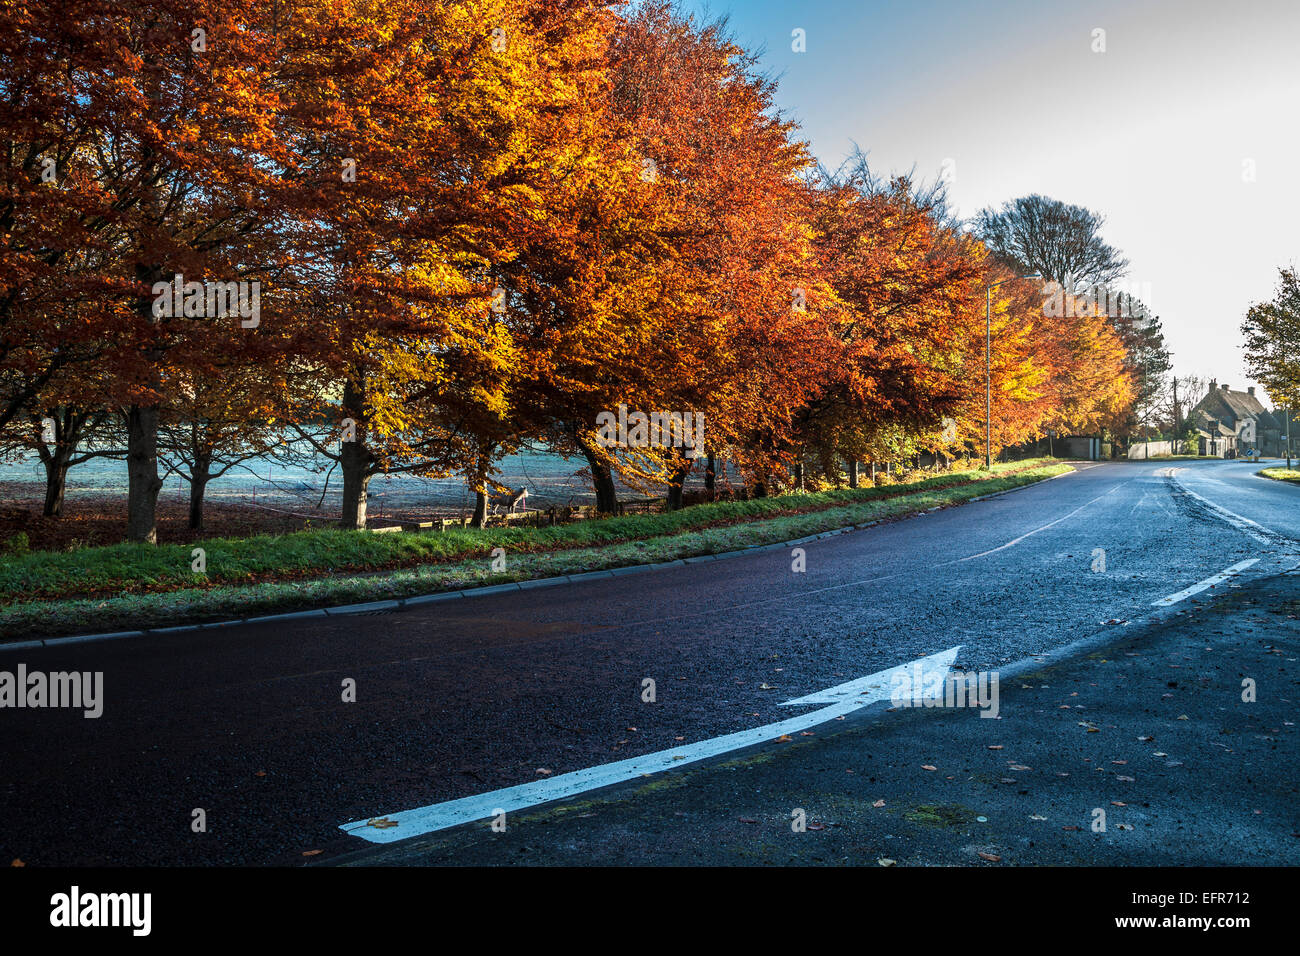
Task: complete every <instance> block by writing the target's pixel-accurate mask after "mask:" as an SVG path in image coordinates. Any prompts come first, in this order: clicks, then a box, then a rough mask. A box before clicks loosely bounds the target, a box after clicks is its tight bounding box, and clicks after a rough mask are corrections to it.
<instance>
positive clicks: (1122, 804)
mask: <svg viewBox="0 0 1300 956" xmlns="http://www.w3.org/2000/svg"><path fill="white" fill-rule="evenodd" d="M1110 805H1111V806H1112V807H1127V806H1128V804H1127V803H1125V802H1124V801H1123V800H1112V801H1111V802H1110Z"/></svg>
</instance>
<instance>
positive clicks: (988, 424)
mask: <svg viewBox="0 0 1300 956" xmlns="http://www.w3.org/2000/svg"><path fill="white" fill-rule="evenodd" d="M1020 278H1022V279H1041V278H1042V276H1041V275H1038V274H1037V273H1035V274H1034V275H1031V276H1020ZM1006 281H1008V280H1006V279H999V280H998V281H997V282H994V283H993V284H992V285H986V286H985V287H984V467H985V468H987V469H988V470H989V472H990V473H991V472H992V471H993V376H992V372H991V371H990V365H991V358H990V355H991V353H992V351H993V325H992V320H991V319H990V315H989V313H990V306H991V305H992V302H993V290H994V289H995V288H996V287H997V286H1000V285H1001V284H1002V283H1004V282H1006Z"/></svg>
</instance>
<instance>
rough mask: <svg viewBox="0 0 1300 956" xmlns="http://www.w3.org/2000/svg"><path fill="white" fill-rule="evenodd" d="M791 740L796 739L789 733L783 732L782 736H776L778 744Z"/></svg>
mask: <svg viewBox="0 0 1300 956" xmlns="http://www.w3.org/2000/svg"><path fill="white" fill-rule="evenodd" d="M791 740H794V738H793V737H791V736H790V735H789V734H782V735H781V736H780V737H777V738H776V742H777V743H778V744H783V743H786V742H788V741H791Z"/></svg>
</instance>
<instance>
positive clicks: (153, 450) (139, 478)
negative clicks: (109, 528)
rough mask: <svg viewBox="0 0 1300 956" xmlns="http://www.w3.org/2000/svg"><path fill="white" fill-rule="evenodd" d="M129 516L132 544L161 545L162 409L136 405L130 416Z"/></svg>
mask: <svg viewBox="0 0 1300 956" xmlns="http://www.w3.org/2000/svg"><path fill="white" fill-rule="evenodd" d="M126 469H127V472H126V474H127V492H126V494H127V499H126V500H127V516H126V536H127V539H128V540H130V541H143V542H145V543H147V544H157V543H158V521H157V515H158V492H159V491H161V490H162V479H161V478H159V477H158V406H157V405H150V406H147V407H146V406H141V405H132V406H131V407H130V409H128V411H127V414H126Z"/></svg>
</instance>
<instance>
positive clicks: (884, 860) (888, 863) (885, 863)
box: [876, 856, 898, 866]
mask: <svg viewBox="0 0 1300 956" xmlns="http://www.w3.org/2000/svg"><path fill="white" fill-rule="evenodd" d="M876 862H877V863H879V864H880V865H881V866H893V865H894V864H895V863H897V862H898V861H897V860H891V859H889V858H888V857H885V856H882V857H881V858H880V859H879V860H877V861H876Z"/></svg>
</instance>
